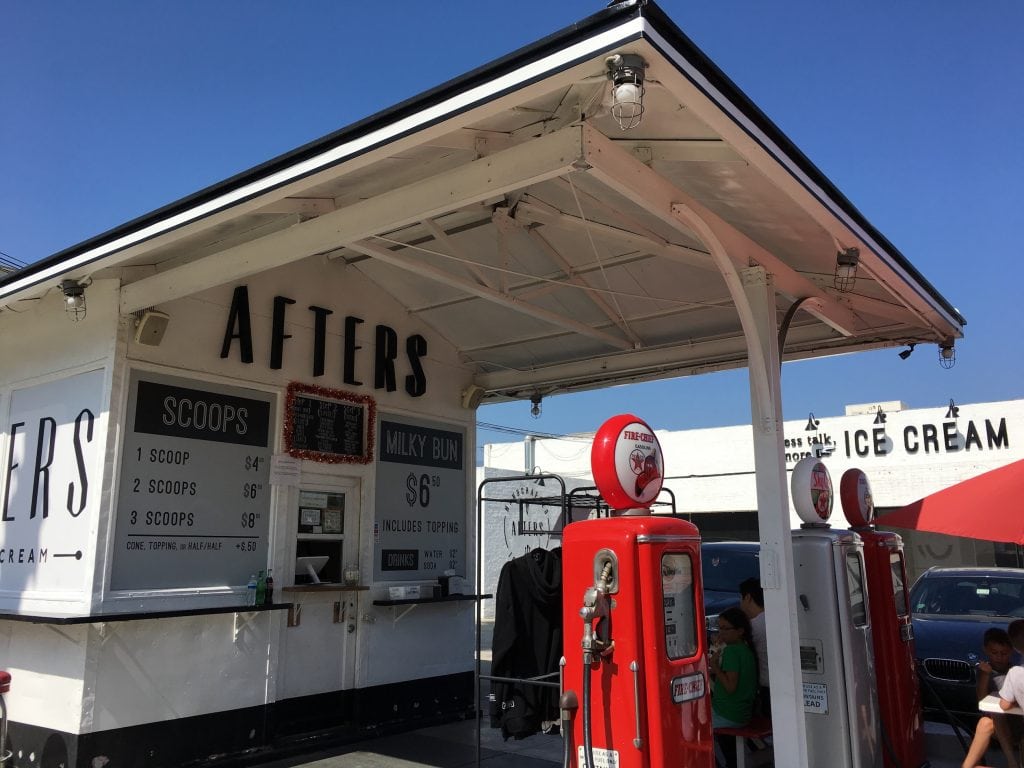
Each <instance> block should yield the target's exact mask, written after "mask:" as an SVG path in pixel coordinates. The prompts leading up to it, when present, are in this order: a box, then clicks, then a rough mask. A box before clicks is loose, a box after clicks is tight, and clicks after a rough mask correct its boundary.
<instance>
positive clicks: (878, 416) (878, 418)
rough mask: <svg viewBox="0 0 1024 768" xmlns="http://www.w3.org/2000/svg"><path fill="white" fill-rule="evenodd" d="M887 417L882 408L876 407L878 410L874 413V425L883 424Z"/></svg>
mask: <svg viewBox="0 0 1024 768" xmlns="http://www.w3.org/2000/svg"><path fill="white" fill-rule="evenodd" d="M887 418H888V417H887V416H886V415H885V411H883V410H882V406H878V410H877V411H876V412H875V422H874V423H875V424H885V420H886V419H887Z"/></svg>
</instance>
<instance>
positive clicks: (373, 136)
mask: <svg viewBox="0 0 1024 768" xmlns="http://www.w3.org/2000/svg"><path fill="white" fill-rule="evenodd" d="M644 27H645V24H644V22H643V20H642V19H640V18H634V19H630V20H628V21H626V22H624V23H623V24H620V25H619V26H617V27H613V28H611V29H609V30H606V31H604V32H602V33H600V34H597V35H594V36H593V37H590V38H587V39H586V40H581V41H580V42H578V43H575V44H573V45H570V46H568V47H567V48H564V49H561V50H559V51H556V52H555V53H552V54H550V55H548V56H545V57H543V58H541V59H538V60H537V61H534V62H531V63H529V64H526V65H524V66H522V67H520V68H518V69H516V70H514V71H512V72H509V73H507V74H505V75H502V76H501V77H498V78H496V79H494V80H490V81H487V82H486V83H482V84H480V85H478V86H476V87H474V88H470V89H469V90H467V91H463V92H461V93H459V94H457V95H455V96H452V97H450V98H448V99H445V100H444V101H441V102H438V103H437V104H432V105H430V106H429V107H427V108H425V109H423V110H421V111H419V112H417V113H415V114H412V115H409V116H408V117H405V118H403V119H401V120H398V121H396V122H394V123H389V124H388V125H386V126H383V127H381V128H379V129H377V130H374V131H370V132H369V133H367V134H365V135H363V136H359V137H357V138H355V139H353V140H351V141H349V142H346V143H344V144H342V145H340V146H337V147H334V148H332V149H329V150H326V151H324V152H322V153H321V154H319V155H316V156H315V157H311V158H309V159H307V160H305V161H302V162H300V163H296V164H295V165H292V166H289V167H287V168H283V169H281V170H280V171H278V172H276V173H272V174H270V175H268V176H264V177H261V178H259V179H256V180H254V181H252V182H250V183H249V184H245V185H243V186H241V187H238V188H237V189H233V190H230V191H227V192H225V193H224V194H223V195H220V196H218V197H216V198H214V199H212V200H209V201H207V202H205V203H201V204H199V205H197V206H195V207H193V208H190V209H188V210H186V211H182V212H180V213H178V214H176V215H174V216H170V217H168V218H166V219H162V220H160V221H157V222H154V223H153V224H150V225H149V226H146V227H143V228H141V229H138V230H135V231H133V232H130V233H128V234H125V235H124V236H122V237H119V238H117V239H116V240H113V241H111V242H109V243H105V244H103V245H100V246H97V247H96V248H91V249H89V250H87V251H83V252H82V253H80V254H77V255H75V256H72V257H70V258H68V259H66V260H64V261H61V262H60V263H58V264H54V265H52V266H50V267H48V268H46V269H44V270H41V271H39V272H32V273H31V274H28V275H25V277H23V278H22V279H20V280H16V281H14V282H12V283H9V284H7V285H3V286H0V299H6V300H7V301H15V300H19V299H25V298H29V297H30V296H33V295H38V294H39V293H42V292H44V291H45V290H47V289H48V288H49V287H51V286H52V285H55V284H56V281H57V279H58V278H59V277H61V276H62V275H64V274H66V273H68V272H71V271H72V270H75V269H79V268H81V267H84V266H87V265H93V269H94V270H95V269H102V268H107V267H113V266H116V265H117V264H118V259H115V258H111V257H112V256H113V255H114V254H117V253H118V252H120V251H123V250H125V249H127V248H130V247H131V246H133V245H136V244H139V243H141V242H143V241H145V240H148V239H151V238H155V237H159V236H160V235H164V234H166V233H168V232H171V231H172V230H175V229H177V228H179V227H182V226H185V225H187V224H190V223H192V222H195V221H197V220H199V219H201V218H203V217H205V216H209V215H211V214H213V213H216V212H217V211H220V210H223V209H225V208H228V207H230V206H232V205H236V204H239V203H241V202H243V201H245V200H247V199H250V198H253V197H256V196H259V195H261V194H265V193H267V192H269V191H270V190H273V189H275V188H277V187H279V186H282V185H284V184H287V183H289V182H293V181H296V180H298V179H300V178H302V177H304V176H307V175H310V174H312V173H315V172H317V171H320V170H323V169H325V168H327V167H329V166H332V165H336V164H338V163H341V162H343V161H345V160H347V159H349V158H351V157H353V156H355V155H358V154H361V153H363V152H366V151H368V150H370V149H373V148H374V147H376V146H378V145H382V144H387V143H388V142H391V141H394V140H396V139H397V138H399V137H401V136H403V135H404V134H408V133H413V132H416V131H417V130H421V129H423V128H424V127H425V126H429V125H431V124H433V123H437V122H439V121H442V120H446V119H451V118H452V117H454V116H456V115H459V114H460V113H463V112H466V111H468V110H469V109H471V108H472V107H474V106H476V105H479V104H481V103H486V102H488V101H490V100H493V99H496V98H498V97H499V96H500V95H502V94H504V93H506V92H508V91H512V90H516V89H519V88H522V87H525V86H526V85H528V84H529V83H531V82H533V81H535V80H540V79H542V78H544V77H546V76H548V75H550V74H551V73H553V72H558V71H559V70H561V69H564V68H567V67H569V66H571V65H573V64H574V63H576V62H578V61H580V60H584V59H588V58H591V57H593V56H594V55H596V54H597V53H599V52H601V51H605V50H607V49H609V48H611V47H614V46H615V45H618V44H620V43H622V42H624V41H626V40H631V39H635V38H636V37H638V36H639V34H640V33H641V31H642V30H643V29H644ZM100 259H105V261H104V263H102V264H95V265H94V264H93V263H94V262H96V261H98V260H100ZM32 288H35V289H36V290H35V291H31V290H30V289H32ZM19 293H23V294H24V295H18V294H19Z"/></svg>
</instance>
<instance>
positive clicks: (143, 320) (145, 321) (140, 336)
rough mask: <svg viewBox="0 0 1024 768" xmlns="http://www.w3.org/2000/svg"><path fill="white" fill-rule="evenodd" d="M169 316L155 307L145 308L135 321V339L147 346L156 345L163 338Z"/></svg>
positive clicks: (158, 344)
mask: <svg viewBox="0 0 1024 768" xmlns="http://www.w3.org/2000/svg"><path fill="white" fill-rule="evenodd" d="M170 320H171V316H170V315H167V314H165V313H163V312H157V311H156V310H155V309H147V310H146V311H145V312H143V313H142V317H140V318H139V319H138V320H136V321H135V341H136V342H138V343H139V344H145V345H146V346H147V347H158V346H160V342H161V341H163V340H164V332H165V331H166V330H167V323H168V322H170Z"/></svg>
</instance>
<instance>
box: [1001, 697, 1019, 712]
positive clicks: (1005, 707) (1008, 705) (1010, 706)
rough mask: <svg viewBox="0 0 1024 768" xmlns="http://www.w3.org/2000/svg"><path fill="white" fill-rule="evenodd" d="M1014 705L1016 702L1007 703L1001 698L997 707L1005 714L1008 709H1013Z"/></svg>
mask: <svg viewBox="0 0 1024 768" xmlns="http://www.w3.org/2000/svg"><path fill="white" fill-rule="evenodd" d="M1016 705H1017V702H1015V701H1007V700H1006V699H1003V698H1000V699H999V706H1000V707H1001V708H1002V710H1003V712H1006V711H1007V710H1009V709H1013V708H1014V707H1015V706H1016Z"/></svg>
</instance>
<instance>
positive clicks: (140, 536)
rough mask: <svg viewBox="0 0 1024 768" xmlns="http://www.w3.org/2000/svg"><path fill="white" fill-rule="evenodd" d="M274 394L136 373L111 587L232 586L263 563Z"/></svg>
mask: <svg viewBox="0 0 1024 768" xmlns="http://www.w3.org/2000/svg"><path fill="white" fill-rule="evenodd" d="M274 397H275V396H274V395H273V394H270V393H266V392H259V391H257V390H250V389H243V388H241V387H231V386H224V385H220V384H212V383H209V382H199V381H192V380H189V379H181V378H177V377H172V376H164V375H161V374H154V373H145V372H140V371H134V372H133V373H132V376H131V380H130V384H129V393H128V413H127V418H126V421H125V439H124V451H123V453H122V455H121V478H120V483H119V486H118V500H117V520H116V523H115V531H114V559H113V568H112V572H111V577H110V588H111V589H112V590H127V589H182V588H192V587H214V586H238V585H242V584H245V583H246V582H247V581H248V580H249V576H250V575H251V574H254V573H256V572H257V571H259V570H260V569H262V568H266V567H267V534H268V531H269V529H270V457H271V454H272V445H271V440H270V436H271V429H270V426H271V424H273V423H274Z"/></svg>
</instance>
